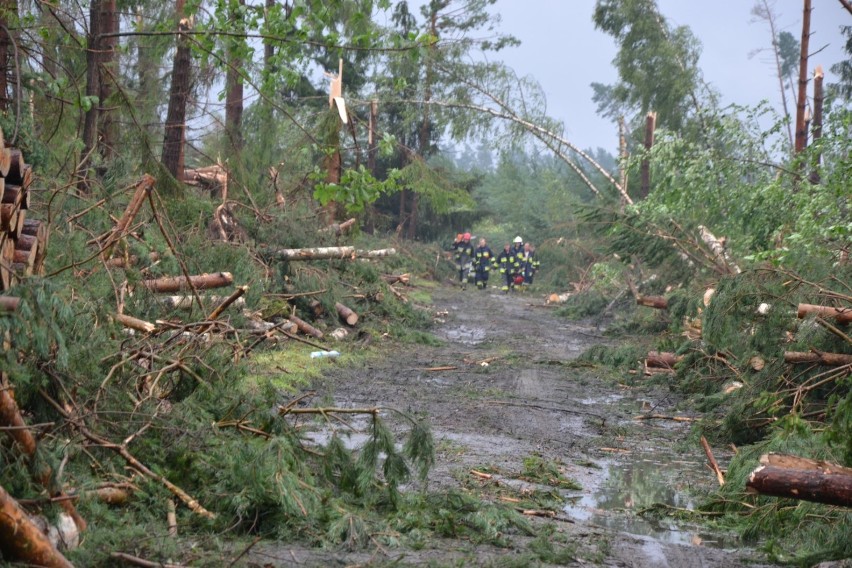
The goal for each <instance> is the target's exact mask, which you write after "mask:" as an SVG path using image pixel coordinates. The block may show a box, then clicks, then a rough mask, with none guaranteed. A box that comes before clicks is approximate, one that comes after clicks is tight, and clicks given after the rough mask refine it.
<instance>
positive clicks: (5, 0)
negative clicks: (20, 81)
mask: <svg viewBox="0 0 852 568" xmlns="http://www.w3.org/2000/svg"><path fill="white" fill-rule="evenodd" d="M17 17H18V2H17V0H0V24H3V25H4V26H5V27H6V30H8V31H9V33H11V30H12V29H13V28H14V27H15V26H14V25H13V24H12V20H16V19H17ZM14 40H15V38H14V37H11V36H9V35H8V34H7V32H6V31H4V30H0V112H5V111H6V110H7V109H8V108H9V105H10V103H11V102H12V97H10V96H9V77H10V76H11V75H12V72H13V65H14V63H13V60H12V59H10V56H11V55H12V53H13V50H12V42H13V41H14Z"/></svg>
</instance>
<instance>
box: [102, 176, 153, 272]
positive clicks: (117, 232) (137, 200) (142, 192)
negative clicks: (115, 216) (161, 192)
mask: <svg viewBox="0 0 852 568" xmlns="http://www.w3.org/2000/svg"><path fill="white" fill-rule="evenodd" d="M156 182H157V180H155V179H154V178H153V177H152V176H150V175H148V174H145V175H143V176H142V179H141V180H139V182H137V184H136V189H135V190H134V192H133V197H131V198H130V203H128V204H127V207H126V208H125V210H124V214H123V215H122V216H121V218H120V219H119V220H118V222H117V223H116V224H115V227H114V228H113V230H112V232H111V233H110V234H109V236H108V237H107V239H106V241H105V242H104V245H103V252H102V257H103V258H104V259H107V258H109V256H110V252H112V247H113V245H115V243H116V242H118V241H119V240H120V239H121V238H122V237H124V236H125V234H126V232H127V229H128V228H129V227H130V224H131V223H132V222H133V219H135V218H136V215H138V214H139V210H140V209H142V205H143V204H144V203H145V200H146V199H148V195H149V194H150V193H151V189H152V188H153V187H154V184H155V183H156Z"/></svg>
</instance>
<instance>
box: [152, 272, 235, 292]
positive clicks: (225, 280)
mask: <svg viewBox="0 0 852 568" xmlns="http://www.w3.org/2000/svg"><path fill="white" fill-rule="evenodd" d="M233 283H234V276H233V275H232V274H231V273H230V272H214V273H213V274H199V275H195V276H190V277H189V280H187V279H186V277H184V276H173V277H168V278H157V279H154V280H143V281H142V285H143V286H145V288H147V289H149V290H151V291H152V292H156V293H170V292H180V291H183V290H189V289H190V288H195V289H196V290H207V289H210V288H223V287H225V286H230V285H231V284H233Z"/></svg>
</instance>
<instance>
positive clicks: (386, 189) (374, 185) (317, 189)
mask: <svg viewBox="0 0 852 568" xmlns="http://www.w3.org/2000/svg"><path fill="white" fill-rule="evenodd" d="M399 177H400V174H399V172H397V171H396V170H394V171H392V172H390V174H389V175H388V178H387V179H385V180H384V181H379V180H377V179H376V178H374V177H373V176H372V174H370V172H368V171H367V170H366V168H364V166H363V165H362V166H359V167H358V169H357V170H351V169H350V170H346V171H345V172H344V173H343V177H342V178H341V179H340V183H339V184H337V183H318V184H317V185H316V186H314V197H315V198H316V199H317V200H318V201H319V202H320V205H323V206H325V205H328V204H329V203H330V202H335V203H338V204H340V205H342V206H343V207H345V208H346V211H347V212H348V213H359V212H361V211H363V210H364V208H365V207H367V206H369V205H371V204H372V203H374V202H375V201H376V200H377V199H378V198H379V197H381V196H382V195H390V194H392V193H396V192H397V191H399V190H400V186H399V183H398V178H399Z"/></svg>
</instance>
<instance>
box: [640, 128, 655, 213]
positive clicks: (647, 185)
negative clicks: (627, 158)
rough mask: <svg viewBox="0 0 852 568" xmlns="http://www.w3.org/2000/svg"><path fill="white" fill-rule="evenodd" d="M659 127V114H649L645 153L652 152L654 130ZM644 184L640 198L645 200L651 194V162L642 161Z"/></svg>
mask: <svg viewBox="0 0 852 568" xmlns="http://www.w3.org/2000/svg"><path fill="white" fill-rule="evenodd" d="M656 127H657V113H656V112H653V111H651V112H649V113H648V115H647V116H646V117H645V151H646V152H650V151H651V148H652V147H653V146H654V130H655V129H656ZM641 175H642V183H641V187H640V189H639V198H640V199H645V198H646V197H648V194H649V193H650V192H651V160H649V159H648V158H644V159H643V160H642V172H641Z"/></svg>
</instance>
